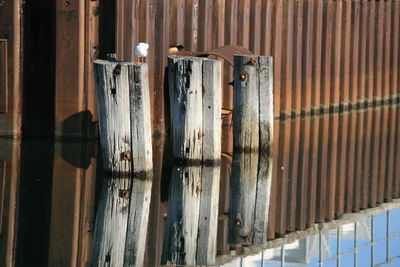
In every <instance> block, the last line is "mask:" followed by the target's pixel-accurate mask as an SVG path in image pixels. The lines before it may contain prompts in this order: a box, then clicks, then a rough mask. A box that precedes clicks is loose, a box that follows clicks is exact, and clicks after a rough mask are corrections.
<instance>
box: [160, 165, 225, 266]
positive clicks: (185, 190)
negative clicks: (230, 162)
mask: <svg viewBox="0 0 400 267" xmlns="http://www.w3.org/2000/svg"><path fill="white" fill-rule="evenodd" d="M219 179H220V166H205V165H204V166H174V167H173V170H172V174H171V181H170V191H169V204H168V218H167V222H166V226H165V236H164V245H163V254H162V261H161V264H167V265H196V264H201V265H205V264H214V262H215V257H216V249H217V221H218V195H219V183H220V181H219Z"/></svg>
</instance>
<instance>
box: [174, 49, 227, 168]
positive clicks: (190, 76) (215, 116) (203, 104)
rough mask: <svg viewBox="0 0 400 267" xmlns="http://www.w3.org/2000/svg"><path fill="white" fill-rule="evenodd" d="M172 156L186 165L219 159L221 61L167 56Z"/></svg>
mask: <svg viewBox="0 0 400 267" xmlns="http://www.w3.org/2000/svg"><path fill="white" fill-rule="evenodd" d="M168 80H169V94H170V106H171V124H172V125H171V126H172V138H173V154H174V157H175V158H177V159H181V160H185V161H188V162H202V161H203V162H206V161H219V160H220V157H221V155H220V154H221V87H222V84H221V62H220V61H218V60H211V59H205V58H199V57H183V56H169V57H168Z"/></svg>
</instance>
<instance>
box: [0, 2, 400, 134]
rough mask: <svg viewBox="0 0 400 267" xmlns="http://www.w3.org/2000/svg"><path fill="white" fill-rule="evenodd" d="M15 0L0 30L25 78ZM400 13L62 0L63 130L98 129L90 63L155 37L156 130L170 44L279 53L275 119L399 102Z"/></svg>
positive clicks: (395, 9) (160, 124)
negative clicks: (234, 47)
mask: <svg viewBox="0 0 400 267" xmlns="http://www.w3.org/2000/svg"><path fill="white" fill-rule="evenodd" d="M17 2H18V1H17ZM10 3H11V2H8V1H7V2H6V6H5V7H1V8H0V11H1V12H3V13H4V14H6V15H5V16H1V20H2V21H3V20H4V23H6V24H3V25H7V27H2V29H1V34H0V38H6V39H7V40H8V48H9V49H8V64H9V70H10V71H9V73H8V77H19V76H18V73H16V74H17V75H13V71H15V70H19V66H18V64H19V62H17V61H18V58H17V57H13V56H12V55H14V54H15V53H16V52H19V51H20V48H19V46H18V45H19V43H18V42H19V39H18V38H20V33H19V30H20V25H19V24H18V23H19V21H20V18H19V15H18V14H17V12H16V11H15V10H19V8H20V7H19V6H18V4H15V5H16V6H15V7H14V6H11V4H10ZM13 10H14V11H15V12H14V11H13ZM399 13H400V2H399V1H398V0H393V1H367V0H335V1H334V0H297V1H295V0H201V1H200V0H168V1H166V0H101V1H100V0H98V1H86V2H83V1H78V0H70V1H63V0H57V1H56V5H55V22H56V24H55V25H56V28H55V34H54V38H55V44H56V45H55V49H56V52H55V59H54V61H55V86H54V87H55V89H54V90H55V100H54V101H55V103H54V106H55V108H54V109H55V111H54V112H55V116H54V117H55V122H54V128H55V133H56V135H57V136H72V137H78V136H83V137H93V136H96V131H95V129H96V121H97V118H96V117H97V116H96V113H97V112H96V103H95V94H94V85H93V77H92V67H91V61H92V60H93V59H94V58H96V57H97V56H98V55H99V54H100V56H102V55H103V56H104V54H105V53H106V52H117V54H118V58H119V59H122V60H137V59H136V58H135V57H134V56H133V47H134V46H135V44H136V43H137V42H139V41H145V42H148V43H150V54H149V56H148V58H147V62H148V63H149V67H150V86H151V90H152V94H151V96H152V104H153V107H154V110H153V125H154V131H155V133H160V134H161V133H164V129H165V127H167V128H168V121H167V122H166V120H165V119H166V118H167V119H168V116H167V117H165V114H167V115H168V107H167V106H166V104H167V103H168V101H166V100H167V99H166V95H165V92H167V90H166V89H165V84H166V83H165V79H164V76H165V75H164V74H165V67H166V60H167V54H168V48H169V46H170V45H176V44H181V45H184V47H185V50H192V51H202V50H210V49H212V48H216V47H219V46H223V45H228V44H229V45H239V46H243V47H246V48H249V49H250V50H251V51H254V53H255V54H261V55H272V56H273V57H274V62H275V64H274V68H275V77H274V92H275V96H274V101H275V102H274V103H275V108H274V109H275V110H274V112H275V117H277V116H281V117H287V116H296V115H300V114H309V113H319V112H320V111H325V112H326V111H339V110H346V109H349V108H354V107H362V106H364V105H365V104H370V105H374V104H382V103H384V101H389V100H396V101H397V100H398V95H399V90H400V89H399V88H400V86H399V79H398V77H399V69H400V68H399V64H400V63H399V47H400V45H399V34H400V33H399V31H400V27H399V24H400V17H399ZM12 14H14V15H12ZM7 23H8V24H7ZM13 25H16V26H15V27H14V26H13ZM14 32H15V33H16V34H14ZM13 36H14V37H13ZM49 38H51V37H49ZM15 40H16V41H17V42H15ZM14 61H15V62H14ZM14 64H17V65H16V68H14V67H13V66H14ZM224 70H225V78H224V83H225V85H226V86H225V89H224V98H223V99H224V103H223V105H224V106H225V107H227V108H232V103H233V101H232V96H233V94H232V87H230V86H228V85H227V83H228V82H229V81H230V80H231V78H230V73H231V67H230V66H229V65H228V64H224ZM8 88H9V90H8V92H9V93H8V101H7V103H8V108H9V109H11V110H12V111H15V112H14V113H12V112H11V114H14V115H13V119H14V120H13V125H14V126H12V127H14V131H13V132H18V128H20V122H19V121H20V119H19V117H20V112H19V111H18V107H17V106H19V101H20V100H21V96H20V91H21V88H20V85H19V82H18V79H16V80H15V83H14V81H12V80H10V78H9V82H8ZM10 88H12V89H10ZM4 90H5V89H3V88H1V89H0V91H1V94H0V95H4ZM26 101H30V100H29V99H27V100H26ZM3 102H5V101H1V103H2V104H1V105H2V106H4V104H3ZM356 104H357V105H356ZM8 113H9V114H10V110H9V111H8ZM7 116H8V115H4V113H2V114H0V125H5V124H7V125H9V124H10V123H9V119H6V117H7ZM5 121H7V123H5ZM5 127H10V126H2V129H1V132H2V134H3V133H4V132H7V131H8V132H10V131H9V130H7V131H5V130H4V129H5ZM15 129H17V130H16V131H15Z"/></svg>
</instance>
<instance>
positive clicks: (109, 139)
mask: <svg viewBox="0 0 400 267" xmlns="http://www.w3.org/2000/svg"><path fill="white" fill-rule="evenodd" d="M128 64H129V63H125V64H119V63H117V62H110V61H105V60H96V61H95V62H94V70H95V79H96V89H97V90H96V91H97V102H98V112H99V128H100V142H101V147H102V151H103V159H104V168H105V169H106V170H107V171H110V172H122V173H130V172H131V162H130V160H129V159H130V158H131V156H130V153H131V145H132V143H131V120H130V103H129V102H130V101H129V95H130V94H129V93H130V92H129V78H128V77H129V72H128Z"/></svg>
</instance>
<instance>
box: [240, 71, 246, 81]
mask: <svg viewBox="0 0 400 267" xmlns="http://www.w3.org/2000/svg"><path fill="white" fill-rule="evenodd" d="M246 79H247V73H246V72H242V73H241V74H240V80H241V81H244V80H246Z"/></svg>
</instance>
